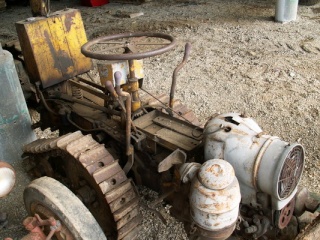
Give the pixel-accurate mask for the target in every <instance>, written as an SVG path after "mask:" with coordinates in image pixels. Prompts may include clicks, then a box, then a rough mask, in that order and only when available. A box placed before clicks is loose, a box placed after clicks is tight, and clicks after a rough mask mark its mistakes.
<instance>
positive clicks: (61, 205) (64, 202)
mask: <svg viewBox="0 0 320 240" xmlns="http://www.w3.org/2000/svg"><path fill="white" fill-rule="evenodd" d="M23 198H24V203H25V207H26V210H27V212H28V213H29V215H31V216H34V214H35V213H37V212H33V211H32V205H34V204H41V205H42V206H44V207H46V208H47V209H49V210H50V211H52V212H53V213H54V214H56V216H57V217H58V218H59V220H60V221H61V222H62V224H63V225H64V226H66V227H67V228H68V230H69V231H70V232H71V234H72V235H73V237H74V238H75V239H77V240H78V239H79V240H92V239H99V240H106V239H107V238H106V236H105V235H104V233H103V231H102V229H101V228H100V226H99V224H98V223H97V221H96V220H95V218H94V217H93V216H92V214H91V213H90V212H89V210H88V209H87V208H86V207H85V206H84V204H83V203H82V202H81V201H80V199H79V198H78V197H77V196H75V195H74V194H73V193H72V192H71V191H70V190H69V189H68V188H66V187H65V186H64V185H63V184H61V183H60V182H58V181H57V180H55V179H53V178H50V177H41V178H38V179H36V180H34V181H33V182H31V184H30V185H29V186H27V187H26V189H25V190H24V193H23Z"/></svg>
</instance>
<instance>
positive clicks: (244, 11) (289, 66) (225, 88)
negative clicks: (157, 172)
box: [0, 0, 320, 239]
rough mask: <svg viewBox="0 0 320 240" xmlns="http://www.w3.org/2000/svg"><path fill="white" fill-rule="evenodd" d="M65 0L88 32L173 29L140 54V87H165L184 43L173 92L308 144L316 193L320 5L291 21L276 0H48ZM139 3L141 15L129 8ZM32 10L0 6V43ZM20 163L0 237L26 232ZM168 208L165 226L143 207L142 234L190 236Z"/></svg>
mask: <svg viewBox="0 0 320 240" xmlns="http://www.w3.org/2000/svg"><path fill="white" fill-rule="evenodd" d="M63 7H73V8H78V9H80V10H81V12H82V17H83V20H84V23H85V28H86V31H87V35H88V38H89V39H91V38H94V37H97V36H102V35H109V34H114V33H121V32H128V31H130V32H133V31H155V32H163V33H167V34H170V35H172V36H174V37H176V38H177V40H178V42H179V44H178V46H177V47H176V48H175V50H174V51H171V52H169V53H166V54H163V55H160V56H157V57H154V58H150V59H145V61H144V67H145V81H144V82H145V88H146V89H148V90H150V91H152V92H153V93H156V94H159V93H169V91H170V83H171V76H172V72H173V70H174V68H175V66H176V65H177V64H178V63H179V62H180V61H181V59H182V57H183V50H184V44H185V43H186V42H190V43H191V44H192V53H191V57H190V59H189V61H188V64H187V65H186V66H185V67H184V68H183V69H182V70H181V72H180V73H179V79H178V86H177V91H176V97H177V98H179V99H181V100H182V101H184V102H185V103H187V105H188V106H189V107H190V108H191V109H194V111H195V113H196V115H197V116H198V117H199V119H200V120H201V121H202V123H205V122H206V120H207V119H208V118H209V117H210V116H211V115H212V114H213V113H216V112H220V113H224V112H241V113H245V114H246V115H247V116H251V117H253V118H254V119H256V121H257V122H258V123H259V124H260V126H261V127H262V128H263V129H264V131H265V132H266V133H268V134H270V135H275V136H279V137H281V138H282V139H284V140H286V141H289V142H300V143H301V144H302V145H303V146H304V147H305V149H306V165H305V171H304V176H303V179H302V181H301V184H302V185H304V186H307V187H308V188H309V189H310V190H311V191H313V192H317V193H319V192H320V189H319V187H318V186H319V183H320V178H319V174H318V169H319V166H320V163H319V158H320V147H319V143H318V142H319V140H320V137H319V136H320V121H319V114H320V104H319V101H320V74H319V64H320V61H319V60H320V59H319V56H320V55H319V54H320V37H319V36H320V34H319V33H320V28H319V23H320V5H315V6H313V7H306V6H300V7H299V11H298V19H297V21H294V22H290V23H287V24H281V23H276V22H274V20H273V16H274V8H275V2H274V1H270V0H227V1H224V0H198V1H194V0H189V1H188V0H187V1H183V0H176V1H170V0H167V1H163V0H158V1H151V2H147V3H144V4H142V5H131V4H119V3H115V2H112V3H110V4H107V5H104V6H102V7H98V8H88V7H83V6H78V5H77V3H76V2H73V1H62V2H52V8H53V9H52V10H58V9H61V8H63ZM138 12H143V13H144V15H142V16H140V17H136V18H126V17H125V15H126V14H128V13H129V14H130V13H138ZM30 16H31V14H30V10H29V8H28V7H22V6H18V7H13V8H11V9H10V10H7V11H5V12H2V13H0V41H1V43H4V42H6V41H9V40H12V39H15V38H16V33H15V30H14V22H16V21H18V20H22V19H25V18H26V17H30ZM47 134H48V133H44V134H43V133H41V136H44V135H47ZM16 169H17V175H18V182H17V185H16V188H15V189H14V191H13V193H12V194H10V195H9V196H8V197H7V198H5V199H3V200H1V201H0V210H6V211H7V212H9V214H10V218H9V221H10V222H9V225H8V227H7V229H4V230H1V231H0V239H1V238H3V237H5V236H11V237H15V238H16V239H19V238H21V237H22V236H23V234H25V232H24V230H23V228H22V226H21V224H20V223H21V221H22V219H23V218H24V217H25V215H26V213H25V211H24V207H23V203H22V194H21V193H22V191H23V188H24V186H25V185H26V184H27V183H28V181H29V179H28V178H27V177H26V176H25V174H24V171H23V169H22V168H21V166H18V165H17V166H16ZM141 193H142V196H148V197H147V198H146V197H143V199H149V198H152V197H155V196H154V194H155V193H152V192H150V191H148V190H146V189H143V188H142V189H141ZM146 201H147V200H146ZM168 208H169V206H165V207H163V208H161V209H159V211H161V213H163V214H164V215H165V218H166V219H167V221H168V224H167V226H165V225H163V224H162V223H161V221H160V220H159V219H158V218H157V217H153V218H151V215H152V214H151V213H150V212H144V214H148V215H146V217H145V218H144V225H143V229H144V231H143V234H142V235H141V239H185V238H186V235H185V233H183V229H182V225H181V224H180V223H178V222H177V221H175V219H173V218H171V217H170V216H169V215H168Z"/></svg>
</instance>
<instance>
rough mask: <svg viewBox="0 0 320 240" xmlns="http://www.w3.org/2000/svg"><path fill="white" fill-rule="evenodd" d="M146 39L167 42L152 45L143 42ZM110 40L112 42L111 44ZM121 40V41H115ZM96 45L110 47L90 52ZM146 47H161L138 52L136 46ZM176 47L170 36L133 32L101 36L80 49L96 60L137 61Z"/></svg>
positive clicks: (173, 39)
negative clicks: (122, 51)
mask: <svg viewBox="0 0 320 240" xmlns="http://www.w3.org/2000/svg"><path fill="white" fill-rule="evenodd" d="M148 38H150V39H151V38H154V39H158V40H159V39H160V40H162V41H163V40H168V41H169V42H166V43H152V42H150V41H148V42H143V40H146V39H148ZM111 40H112V42H111ZM116 40H121V41H116ZM96 44H109V45H113V46H112V47H109V48H105V49H103V50H102V51H103V52H102V53H101V52H94V51H93V50H90V49H91V48H92V46H93V45H96ZM146 45H155V46H156V45H158V46H159V45H160V46H161V47H158V48H155V49H151V50H148V51H144V52H140V51H139V50H138V46H146ZM175 45H176V40H175V38H173V37H172V36H170V35H168V34H164V33H147V32H135V33H121V34H116V35H110V36H102V37H99V38H96V39H93V40H90V41H88V42H87V43H86V44H84V45H83V46H82V47H81V52H82V54H83V55H85V56H86V57H90V58H93V59H98V60H139V59H143V58H147V57H153V56H156V55H159V54H162V53H165V52H168V51H170V50H171V49H173V48H174V47H175ZM121 48H122V49H124V50H125V52H124V53H120V54H113V53H109V54H108V53H107V52H110V51H113V50H118V49H121Z"/></svg>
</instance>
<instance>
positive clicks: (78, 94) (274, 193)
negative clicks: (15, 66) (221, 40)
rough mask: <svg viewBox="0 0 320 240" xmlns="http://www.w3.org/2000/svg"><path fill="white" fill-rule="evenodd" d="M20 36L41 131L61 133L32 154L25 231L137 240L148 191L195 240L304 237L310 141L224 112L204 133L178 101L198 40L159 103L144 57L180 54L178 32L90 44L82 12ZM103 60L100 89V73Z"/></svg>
mask: <svg viewBox="0 0 320 240" xmlns="http://www.w3.org/2000/svg"><path fill="white" fill-rule="evenodd" d="M16 28H17V33H18V37H19V42H20V45H21V52H22V56H23V58H22V59H20V60H22V61H23V65H24V67H25V69H26V72H27V74H26V75H23V74H22V71H21V73H20V76H21V81H22V83H23V87H24V89H25V90H26V96H28V97H29V100H28V101H31V100H32V102H35V103H36V104H33V105H35V106H36V110H37V111H38V112H39V113H40V121H39V122H38V123H36V124H34V127H35V128H36V127H40V128H41V129H46V128H50V129H51V130H53V131H54V130H59V134H60V135H59V136H58V137H55V138H52V139H38V140H36V141H34V142H32V143H30V144H28V145H26V146H24V147H23V151H24V157H26V158H27V163H28V170H29V173H30V174H31V175H32V176H33V177H35V178H37V179H36V180H35V181H33V182H32V183H31V184H30V185H29V186H28V187H27V188H26V190H25V192H24V200H25V204H26V209H27V211H28V213H29V214H30V215H31V216H35V219H34V218H33V219H31V220H30V219H29V220H28V222H27V223H26V224H27V225H28V224H29V225H32V226H33V227H35V226H36V227H38V228H39V227H40V226H45V227H44V228H43V229H42V230H39V229H38V230H39V231H38V232H42V231H43V232H42V234H44V236H50V237H52V236H53V237H56V238H57V239H106V238H108V239H135V238H138V237H137V236H138V234H139V226H140V223H141V220H142V215H141V213H140V210H139V208H140V207H141V206H140V205H141V204H140V202H139V194H138V192H137V190H136V186H137V185H144V186H147V187H148V188H151V189H153V190H154V191H157V192H158V193H159V199H157V201H156V202H154V203H153V204H152V206H155V205H156V204H157V203H160V202H161V201H162V200H164V201H165V202H167V203H168V204H170V205H171V206H172V208H171V214H172V215H173V216H174V217H176V218H177V219H178V220H180V221H182V222H183V223H184V225H185V229H186V231H187V233H188V235H189V237H190V239H227V238H230V239H293V238H294V237H295V235H297V234H298V232H299V227H298V226H296V225H295V226H296V228H295V230H292V228H290V231H284V230H285V229H286V228H287V227H288V226H289V225H290V224H291V222H292V221H293V222H296V221H295V219H296V216H298V215H300V214H301V213H302V212H304V211H305V209H309V210H315V209H316V206H317V204H318V203H316V204H315V203H313V204H311V203H310V201H309V202H308V201H307V202H305V200H306V199H308V198H307V197H306V193H305V194H304V195H303V194H301V191H298V183H299V180H300V178H301V175H302V172H303V167H304V158H305V156H304V154H305V153H304V149H303V147H302V146H301V145H300V144H297V143H293V144H291V143H288V142H285V141H283V140H281V139H279V138H278V137H275V136H270V135H267V134H266V133H264V132H263V130H262V129H261V128H260V127H259V126H258V124H257V123H256V122H255V121H254V120H253V119H251V118H249V117H247V116H244V115H242V114H238V113H226V114H215V115H213V116H212V118H211V119H210V120H209V121H208V122H207V123H206V124H205V125H204V126H202V125H200V124H199V122H198V120H197V118H196V117H195V115H194V113H193V112H192V111H191V110H189V109H188V108H187V107H186V106H185V105H183V104H182V103H181V102H180V101H178V100H176V99H175V98H174V92H175V86H176V79H177V74H178V71H179V70H180V69H181V68H182V66H183V65H184V64H185V63H186V61H187V58H188V55H189V53H190V49H191V45H190V44H188V43H187V44H186V48H185V54H184V57H183V61H182V62H181V63H180V64H179V65H178V66H177V67H176V69H175V71H174V73H173V78H172V85H171V92H170V94H167V95H168V96H166V95H162V96H153V95H152V94H151V93H149V94H146V93H145V92H146V90H145V89H144V88H143V80H144V73H143V62H142V59H144V58H149V57H153V56H156V55H159V54H163V53H165V52H167V51H170V50H171V49H173V48H174V47H175V45H176V40H175V39H174V38H173V37H172V36H170V35H167V34H162V33H141V32H139V33H124V34H117V35H111V36H103V37H99V38H97V39H94V40H90V41H88V42H87V38H86V34H85V30H84V26H83V23H82V20H81V15H80V12H79V11H78V10H75V9H65V10H61V11H58V12H55V13H52V14H50V15H48V16H46V17H43V16H40V17H33V18H29V19H26V20H23V21H20V22H17V23H16ZM9 48H10V47H9ZM13 48H14V47H12V46H11V50H12V49H13ZM141 49H143V50H141ZM16 50H17V47H16ZM119 51H121V52H120V53H119ZM18 52H19V51H18ZM93 59H94V61H96V60H98V61H97V62H98V63H97V69H98V72H99V78H100V82H99V83H97V82H96V81H94V80H92V74H91V73H90V70H92V69H93V67H94V64H93ZM142 90H143V94H142V93H141V91H142ZM142 95H143V96H142ZM61 183H62V184H63V185H62V184H61ZM304 191H305V190H304ZM296 196H302V197H300V198H299V197H296ZM311 206H313V207H311ZM32 221H33V222H32ZM31 223H32V224H31ZM58 223H59V224H58ZM288 232H289V233H290V237H288V235H286V234H287V233H288ZM39 234H40V233H39Z"/></svg>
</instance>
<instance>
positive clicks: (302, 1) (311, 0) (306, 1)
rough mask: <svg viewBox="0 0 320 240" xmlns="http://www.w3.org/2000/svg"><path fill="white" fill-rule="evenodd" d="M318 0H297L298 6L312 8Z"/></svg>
mask: <svg viewBox="0 0 320 240" xmlns="http://www.w3.org/2000/svg"><path fill="white" fill-rule="evenodd" d="M319 1H320V0H299V5H304V6H313V5H316V4H317V3H318V2H319Z"/></svg>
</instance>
